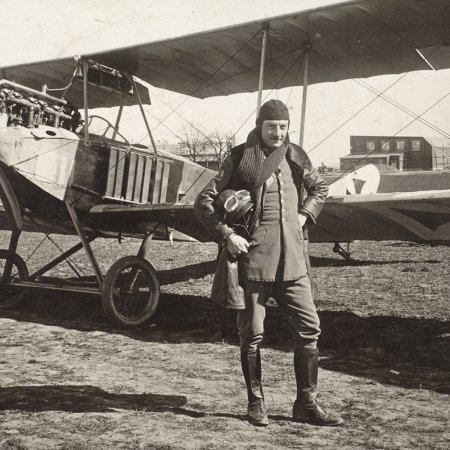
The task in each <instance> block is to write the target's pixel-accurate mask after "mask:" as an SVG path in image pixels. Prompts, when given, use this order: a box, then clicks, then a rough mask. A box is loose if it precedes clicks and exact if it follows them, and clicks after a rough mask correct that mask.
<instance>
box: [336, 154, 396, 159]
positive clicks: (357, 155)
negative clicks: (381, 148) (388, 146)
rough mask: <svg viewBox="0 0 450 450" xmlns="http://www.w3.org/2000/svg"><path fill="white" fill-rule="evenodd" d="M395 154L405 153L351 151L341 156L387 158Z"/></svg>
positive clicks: (346, 157)
mask: <svg viewBox="0 0 450 450" xmlns="http://www.w3.org/2000/svg"><path fill="white" fill-rule="evenodd" d="M393 155H404V153H403V152H400V153H369V154H367V153H364V154H360V153H358V154H355V153H349V154H348V155H345V156H341V159H364V158H387V157H388V156H393Z"/></svg>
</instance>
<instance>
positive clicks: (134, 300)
mask: <svg viewBox="0 0 450 450" xmlns="http://www.w3.org/2000/svg"><path fill="white" fill-rule="evenodd" d="M130 283H131V285H130ZM159 295H160V286H159V281H158V278H157V276H156V270H155V269H154V267H153V266H152V265H151V264H150V263H149V262H148V261H147V260H146V259H144V258H140V257H138V256H125V257H123V258H120V259H118V260H117V261H116V262H115V263H114V264H113V265H112V266H111V267H110V268H109V270H108V272H107V273H106V276H105V278H104V280H103V285H102V305H103V310H104V311H105V314H106V316H107V317H108V319H110V320H112V321H113V322H114V323H116V324H117V325H120V326H123V327H127V328H132V327H137V326H140V325H143V324H144V323H145V322H147V321H148V320H149V319H150V317H152V316H153V314H154V313H155V311H156V308H157V307H158V303H159Z"/></svg>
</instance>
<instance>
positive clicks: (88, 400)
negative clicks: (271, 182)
mask: <svg viewBox="0 0 450 450" xmlns="http://www.w3.org/2000/svg"><path fill="white" fill-rule="evenodd" d="M0 237H1V239H2V240H3V246H4V245H5V243H6V242H7V235H6V234H5V235H1V236H0ZM57 239H58V244H59V245H60V246H63V247H64V248H67V247H68V246H69V245H70V242H73V241H72V238H67V237H58V238H57ZM39 241H40V237H39V236H36V235H24V236H23V239H21V242H20V254H21V255H22V256H23V257H24V258H25V259H27V257H28V255H30V254H31V253H32V252H33V250H34V249H35V247H36V244H37V243H38V242H39ZM138 247H139V243H138V242H135V241H132V240H128V241H125V242H124V243H123V244H122V245H121V246H118V245H117V243H114V242H112V241H106V240H100V241H99V242H96V243H95V245H94V249H95V252H96V254H97V255H98V256H99V259H100V261H101V266H102V268H103V269H104V270H106V269H107V268H108V266H109V265H110V264H111V263H112V262H113V261H114V260H115V259H117V258H118V257H120V256H124V255H126V254H135V253H136V252H137V249H138ZM352 251H353V256H354V257H355V258H356V260H357V261H356V262H355V263H353V264H350V263H347V262H345V261H343V260H342V259H340V257H338V256H337V255H335V254H333V253H332V252H331V246H328V245H313V246H312V248H311V253H312V263H313V266H314V267H315V269H314V280H315V284H316V288H317V293H316V299H317V305H318V308H319V314H320V317H321V321H322V330H323V332H322V336H321V340H320V348H321V357H320V366H321V371H320V401H321V402H322V403H323V404H324V405H326V407H328V408H330V409H334V410H337V411H339V412H341V413H342V414H343V415H344V417H345V419H346V424H345V425H344V426H343V427H341V428H339V429H326V428H325V429H324V428H317V427H312V426H308V425H302V424H297V423H294V422H292V421H291V420H290V415H291V408H292V402H293V400H294V397H295V381H294V374H293V370H292V354H291V344H290V338H289V336H288V334H287V332H286V330H285V327H284V326H283V318H282V317H281V315H280V314H279V312H278V309H277V307H276V303H274V302H271V304H270V307H269V308H268V309H269V311H268V317H267V320H266V325H267V326H266V328H267V332H266V339H265V346H264V348H263V350H262V358H263V371H264V373H263V378H264V387H265V394H266V399H267V406H268V409H269V416H270V420H271V424H270V426H269V427H267V428H265V429H259V428H255V427H252V426H251V425H249V424H248V423H247V422H246V421H245V418H244V414H245V408H246V398H245V388H244V383H243V379H242V375H241V372H240V365H239V348H238V345H237V344H238V337H237V333H236V329H235V324H234V321H235V314H234V313H230V312H223V311H219V310H218V309H217V308H216V307H214V305H212V304H211V303H210V301H209V300H208V294H209V289H210V286H211V280H212V278H211V275H210V274H208V273H209V272H210V271H211V269H212V267H213V263H212V262H211V261H213V260H214V258H215V255H216V247H215V246H214V245H210V244H196V243H176V244H175V246H174V247H170V245H169V244H168V243H165V242H155V243H154V244H153V252H152V254H151V257H150V259H151V261H152V263H153V264H154V266H155V267H156V269H157V270H158V271H159V274H160V278H161V280H162V282H163V287H162V298H161V304H160V307H159V310H158V312H157V314H156V315H155V316H154V317H153V318H152V320H151V321H150V323H149V324H147V325H146V326H144V327H142V328H139V329H133V330H124V329H120V328H118V327H115V326H112V325H111V324H109V323H108V322H107V321H106V320H105V318H104V315H103V312H102V309H101V305H100V301H99V299H98V298H95V297H86V296H76V295H72V294H70V295H69V294H61V293H59V294H47V295H44V296H41V297H40V298H37V297H36V296H35V295H34V294H32V293H31V294H28V295H27V296H26V298H25V299H24V301H23V303H22V304H21V305H19V306H17V307H16V308H15V309H9V310H2V311H0V325H1V329H2V334H1V336H0V449H35V448H45V449H91V448H99V449H100V448H115V449H116V448H117V449H142V448H145V449H196V450H197V449H222V448H226V449H288V448H292V449H294V448H299V447H302V448H308V449H314V448H332V449H334V448H364V449H413V448H427V449H447V448H448V447H449V444H450V436H449V432H448V400H449V399H448V394H449V393H450V386H449V365H450V364H449V355H450V351H449V350H450V346H449V343H450V305H449V301H448V300H449V298H450V292H449V283H448V279H449V270H448V260H449V256H450V249H449V248H446V247H435V248H430V247H426V246H420V245H413V244H407V243H396V242H382V243H373V242H371V243H363V242H359V243H355V244H354V245H353V246H352ZM52 255H54V250H52V246H51V245H50V244H49V243H47V242H45V244H44V245H42V246H41V247H40V249H39V250H38V251H37V252H36V253H34V254H33V256H32V258H30V259H29V261H28V262H27V264H28V266H29V267H30V269H31V270H33V268H36V267H38V266H39V265H40V264H42V263H43V262H45V261H46V260H48V258H49V257H50V256H52ZM74 259H75V258H74ZM76 263H77V265H78V266H79V267H81V269H82V270H83V271H84V272H86V274H89V269H88V267H89V266H88V263H87V261H86V260H85V258H84V256H83V255H81V257H79V259H77V260H76ZM70 274H71V273H70V270H69V269H68V268H67V266H62V267H61V268H57V269H55V271H54V275H57V276H68V275H70Z"/></svg>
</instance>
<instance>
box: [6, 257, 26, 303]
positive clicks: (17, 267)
mask: <svg viewBox="0 0 450 450" xmlns="http://www.w3.org/2000/svg"><path fill="white" fill-rule="evenodd" d="M6 258H8V250H5V249H0V277H1V278H0V308H11V307H13V306H15V305H17V304H18V303H19V302H20V301H21V300H22V298H23V296H24V291H20V292H19V291H18V290H17V289H14V288H12V287H10V286H9V284H11V283H14V281H15V280H16V281H17V280H26V279H27V278H28V277H29V273H28V269H27V265H26V264H25V261H24V260H23V259H22V258H21V257H20V256H19V255H18V254H17V253H16V254H14V259H13V266H12V270H11V279H10V280H9V283H6V282H5V280H3V269H4V267H5V263H6Z"/></svg>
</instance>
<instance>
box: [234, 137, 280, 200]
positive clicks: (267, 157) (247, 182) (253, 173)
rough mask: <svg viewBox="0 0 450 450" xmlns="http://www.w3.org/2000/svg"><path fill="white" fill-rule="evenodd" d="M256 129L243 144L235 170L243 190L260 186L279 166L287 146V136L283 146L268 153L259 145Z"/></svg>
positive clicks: (250, 189)
mask: <svg viewBox="0 0 450 450" xmlns="http://www.w3.org/2000/svg"><path fill="white" fill-rule="evenodd" d="M260 142H261V140H260V138H259V135H258V129H257V128H255V129H254V130H252V131H251V132H250V133H249V135H248V137H247V142H246V144H245V149H244V153H243V155H242V158H241V161H240V163H239V166H238V168H237V174H238V176H239V178H240V179H241V180H242V181H243V183H244V186H245V189H247V190H249V191H253V190H254V189H256V188H257V187H259V186H261V185H262V184H263V183H264V182H265V181H266V180H267V179H268V178H269V177H270V176H271V175H272V174H273V173H274V172H275V171H276V170H277V169H278V167H279V166H280V164H281V161H283V158H284V157H285V155H286V152H287V150H288V146H289V136H286V140H285V141H284V143H283V145H281V146H280V147H278V148H276V149H274V150H272V151H270V149H268V148H267V147H265V146H264V147H262V146H261V145H260Z"/></svg>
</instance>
